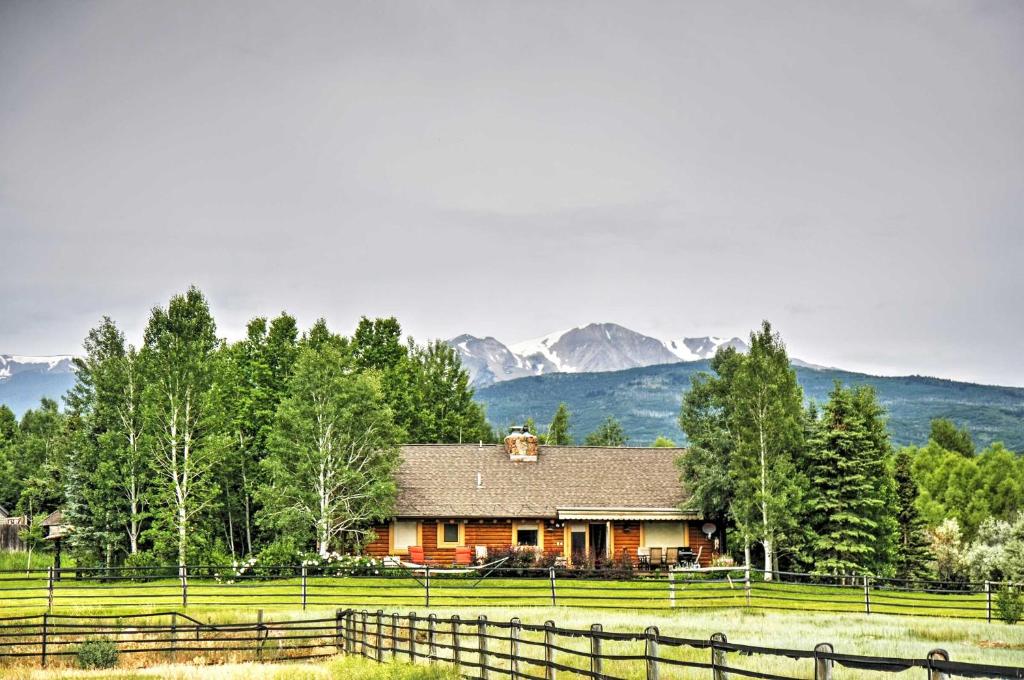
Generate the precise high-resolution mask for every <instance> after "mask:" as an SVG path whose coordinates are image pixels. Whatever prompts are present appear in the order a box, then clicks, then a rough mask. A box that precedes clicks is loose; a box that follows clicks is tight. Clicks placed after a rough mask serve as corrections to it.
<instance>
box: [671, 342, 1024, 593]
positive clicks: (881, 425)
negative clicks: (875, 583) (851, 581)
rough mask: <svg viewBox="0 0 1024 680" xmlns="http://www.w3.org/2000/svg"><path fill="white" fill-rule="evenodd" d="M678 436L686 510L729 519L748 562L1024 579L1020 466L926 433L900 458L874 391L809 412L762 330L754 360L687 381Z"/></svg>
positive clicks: (961, 440) (816, 569)
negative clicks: (684, 444)
mask: <svg viewBox="0 0 1024 680" xmlns="http://www.w3.org/2000/svg"><path fill="white" fill-rule="evenodd" d="M679 425H680V427H681V428H682V430H683V432H684V433H685V434H686V437H687V440H688V444H689V449H688V452H687V454H686V455H684V456H681V457H680V459H679V465H680V468H681V475H682V479H683V480H684V483H685V485H686V486H687V488H688V490H689V491H690V493H691V494H692V500H691V503H692V504H694V505H695V506H696V507H697V508H698V509H700V510H701V511H703V512H704V513H706V514H707V515H709V516H714V517H719V518H722V519H724V520H725V521H726V522H728V523H729V524H730V525H731V526H732V527H733V529H734V531H733V535H734V536H737V537H738V545H737V544H736V543H735V542H734V543H733V548H737V549H738V550H741V551H742V553H743V559H745V560H746V563H750V561H751V559H752V557H753V553H755V552H757V553H759V556H760V557H761V558H763V564H764V570H765V572H766V573H767V574H768V577H769V578H770V575H771V573H772V572H775V571H778V570H780V569H781V570H792V571H804V572H813V573H822V574H834V575H840V576H853V575H863V574H874V575H879V576H888V577H897V578H905V579H921V578H927V577H941V578H943V579H947V580H963V579H966V578H975V579H1003V578H1008V579H1024V457H1022V456H1019V455H1016V454H1014V453H1013V452H1011V451H1009V450H1007V449H1006V448H1005V447H1003V446H1002V445H1001V444H994V445H993V446H991V447H989V448H987V449H986V450H985V451H982V452H981V453H976V452H975V450H974V445H973V443H972V441H971V437H970V434H969V433H968V432H966V431H964V430H960V429H957V427H956V426H955V425H954V424H953V423H951V422H950V421H948V420H943V419H940V420H936V421H933V423H932V430H931V437H930V440H929V442H928V443H927V444H926V445H925V446H923V447H913V446H911V447H903V448H900V449H896V448H894V447H893V446H892V444H891V443H890V440H889V434H888V431H887V429H886V421H885V413H884V410H883V408H882V407H881V405H880V404H879V402H878V399H877V397H876V395H875V392H874V390H873V388H871V387H869V386H858V387H846V386H843V385H842V384H840V383H838V382H837V383H836V384H835V386H834V388H833V390H832V392H831V393H830V395H829V398H828V401H827V402H826V403H825V404H822V405H818V404H815V403H813V402H812V403H806V402H805V399H804V395H803V391H802V389H801V388H800V385H799V384H798V383H797V380H796V373H795V371H794V370H793V368H792V366H791V364H790V361H789V357H788V355H787V352H786V348H785V345H784V343H783V342H782V339H781V338H780V336H779V335H778V333H776V332H774V331H773V330H772V328H771V325H770V324H769V323H768V322H764V323H763V324H762V326H761V328H760V329H759V330H758V331H756V332H754V333H752V334H751V337H750V351H749V352H748V353H747V354H740V353H739V352H736V351H735V350H734V349H732V348H725V349H722V350H720V351H719V352H718V353H717V354H716V356H715V357H714V359H713V360H712V361H711V371H710V372H706V373H702V374H699V375H697V376H694V378H693V379H692V384H691V387H690V389H689V390H688V391H687V392H686V393H685V394H684V395H683V403H682V407H681V411H680V416H679Z"/></svg>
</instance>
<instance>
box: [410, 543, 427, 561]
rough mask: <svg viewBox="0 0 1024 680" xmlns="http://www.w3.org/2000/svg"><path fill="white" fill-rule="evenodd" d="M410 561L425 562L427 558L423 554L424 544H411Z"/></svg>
mask: <svg viewBox="0 0 1024 680" xmlns="http://www.w3.org/2000/svg"><path fill="white" fill-rule="evenodd" d="M409 561H410V562H412V563H413V564H424V563H425V562H426V559H425V557H424V555H423V546H421V545H411V546H409Z"/></svg>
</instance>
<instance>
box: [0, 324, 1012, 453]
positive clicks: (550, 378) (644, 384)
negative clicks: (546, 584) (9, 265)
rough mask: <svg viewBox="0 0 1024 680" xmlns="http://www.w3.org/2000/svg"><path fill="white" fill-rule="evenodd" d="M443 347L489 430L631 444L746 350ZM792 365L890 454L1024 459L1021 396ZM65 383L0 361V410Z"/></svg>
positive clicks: (592, 332) (23, 360)
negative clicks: (846, 392)
mask: <svg viewBox="0 0 1024 680" xmlns="http://www.w3.org/2000/svg"><path fill="white" fill-rule="evenodd" d="M448 343H449V344H450V345H451V346H452V347H454V348H455V349H456V350H457V351H458V354H459V356H460V357H461V359H462V362H463V365H464V366H465V367H466V368H467V369H468V371H469V373H470V376H471V378H472V381H473V384H474V386H475V387H476V399H477V400H478V401H479V402H481V403H482V404H484V405H485V406H486V407H487V416H488V419H489V420H490V421H491V423H493V424H495V425H498V426H500V427H503V426H505V425H510V424H513V423H522V422H523V421H524V420H525V419H526V418H533V419H534V420H535V421H536V422H537V423H540V424H541V425H542V426H543V424H545V423H547V422H549V421H550V419H551V416H552V415H553V414H554V412H555V409H556V408H557V407H558V404H559V403H560V402H565V403H566V404H567V405H568V406H569V409H570V411H571V412H572V414H573V434H574V436H575V437H576V439H577V440H580V441H582V439H583V437H584V436H585V435H586V434H587V433H588V432H591V431H593V430H594V429H595V428H596V427H597V426H598V424H600V422H601V420H603V419H604V418H605V417H606V416H609V415H611V416H614V417H616V418H617V419H619V420H620V421H621V422H622V424H623V427H624V428H625V431H626V433H627V434H628V435H629V438H630V443H632V444H636V445H641V444H647V443H650V442H651V441H653V440H654V439H655V438H656V437H657V436H658V435H665V436H668V437H670V438H672V439H675V440H676V441H678V442H679V443H683V440H682V433H681V432H680V431H679V427H678V425H677V424H676V418H677V417H678V414H679V407H680V403H681V400H682V394H683V392H684V391H685V390H686V389H687V388H688V387H689V385H690V378H691V376H692V375H694V374H695V373H697V372H698V371H704V370H708V368H709V366H708V361H707V360H708V359H709V358H710V357H712V356H714V353H715V352H716V351H717V350H718V349H719V348H720V347H723V346H731V347H735V348H736V349H738V350H740V351H746V350H747V345H746V343H744V342H743V341H742V340H741V339H740V338H735V337H733V338H726V337H711V336H709V337H679V338H675V339H672V338H655V337H652V336H648V335H643V334H641V333H637V332H636V331H632V330H630V329H628V328H625V327H623V326H619V325H617V324H612V323H594V324H589V325H587V326H582V327H579V328H572V329H569V330H567V331H560V332H557V333H551V334H548V335H545V336H542V337H540V338H536V339H533V340H527V341H524V342H519V343H515V344H512V345H506V344H504V343H502V342H501V341H499V340H497V339H495V338H493V337H482V338H481V337H477V336H473V335H460V336H458V337H456V338H452V339H451V340H449V341H448ZM792 361H793V364H794V366H795V367H796V371H797V378H798V380H799V381H800V384H801V385H802V386H803V389H804V393H805V395H806V396H807V398H808V399H809V400H810V399H813V400H815V401H817V402H819V403H823V402H824V401H825V400H826V399H827V398H828V392H829V390H830V389H831V388H832V384H833V382H834V381H836V380H839V381H841V382H843V383H845V384H848V385H858V384H867V385H872V386H874V388H875V390H876V391H877V393H878V396H879V400H880V401H881V403H882V405H883V406H884V407H885V408H886V411H887V412H888V416H889V430H890V432H891V433H892V437H893V441H894V442H895V443H897V444H909V443H923V442H924V441H925V440H927V437H928V428H929V423H930V421H931V419H932V418H938V417H945V418H950V419H952V420H953V421H954V422H956V423H957V424H958V425H961V426H965V427H967V428H968V429H969V430H970V431H971V433H972V435H974V437H975V440H976V441H977V442H978V444H980V445H985V444H988V443H990V442H994V441H1002V442H1004V443H1005V444H1006V445H1007V446H1009V447H1010V448H1012V449H1014V450H1016V451H1024V388H1018V387H999V386H993V385H976V384H972V383H963V382H955V381H952V380H942V379H938V378H926V377H921V376H906V377H880V376H871V375H866V374H863V373H854V372H850V371H843V370H840V369H836V368H826V367H823V366H816V365H814V364H809V363H806V362H803V361H800V360H798V359H793V360H792ZM73 384H74V365H73V363H72V357H71V356H53V357H31V356H15V355H6V354H5V355H0V403H3V404H6V405H7V406H9V407H10V408H11V409H12V410H13V411H14V412H15V414H17V415H19V416H20V415H21V414H22V413H24V411H26V410H27V409H29V408H32V407H34V406H36V405H38V403H39V400H40V398H42V397H49V398H51V399H56V400H58V401H59V400H60V398H61V397H62V396H63V395H64V394H65V393H66V392H67V390H68V389H70V388H71V386H72V385H73Z"/></svg>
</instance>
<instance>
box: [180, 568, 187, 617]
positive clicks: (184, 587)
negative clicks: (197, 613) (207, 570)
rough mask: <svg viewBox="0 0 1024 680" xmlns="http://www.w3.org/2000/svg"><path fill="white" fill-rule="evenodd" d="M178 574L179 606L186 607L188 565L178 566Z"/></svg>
mask: <svg viewBox="0 0 1024 680" xmlns="http://www.w3.org/2000/svg"><path fill="white" fill-rule="evenodd" d="M178 576H179V577H180V578H181V606H182V608H186V609H187V608H188V567H186V566H185V565H181V566H180V567H178Z"/></svg>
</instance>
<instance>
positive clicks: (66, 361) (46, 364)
mask: <svg viewBox="0 0 1024 680" xmlns="http://www.w3.org/2000/svg"><path fill="white" fill-rule="evenodd" d="M74 358H75V357H74V356H73V355H71V354H56V355H53V356H38V357H36V356H26V355H21V354H0V379H6V378H10V377H11V376H12V375H14V374H16V373H69V372H71V371H73V370H74V364H73V363H72V360H73V359H74Z"/></svg>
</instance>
